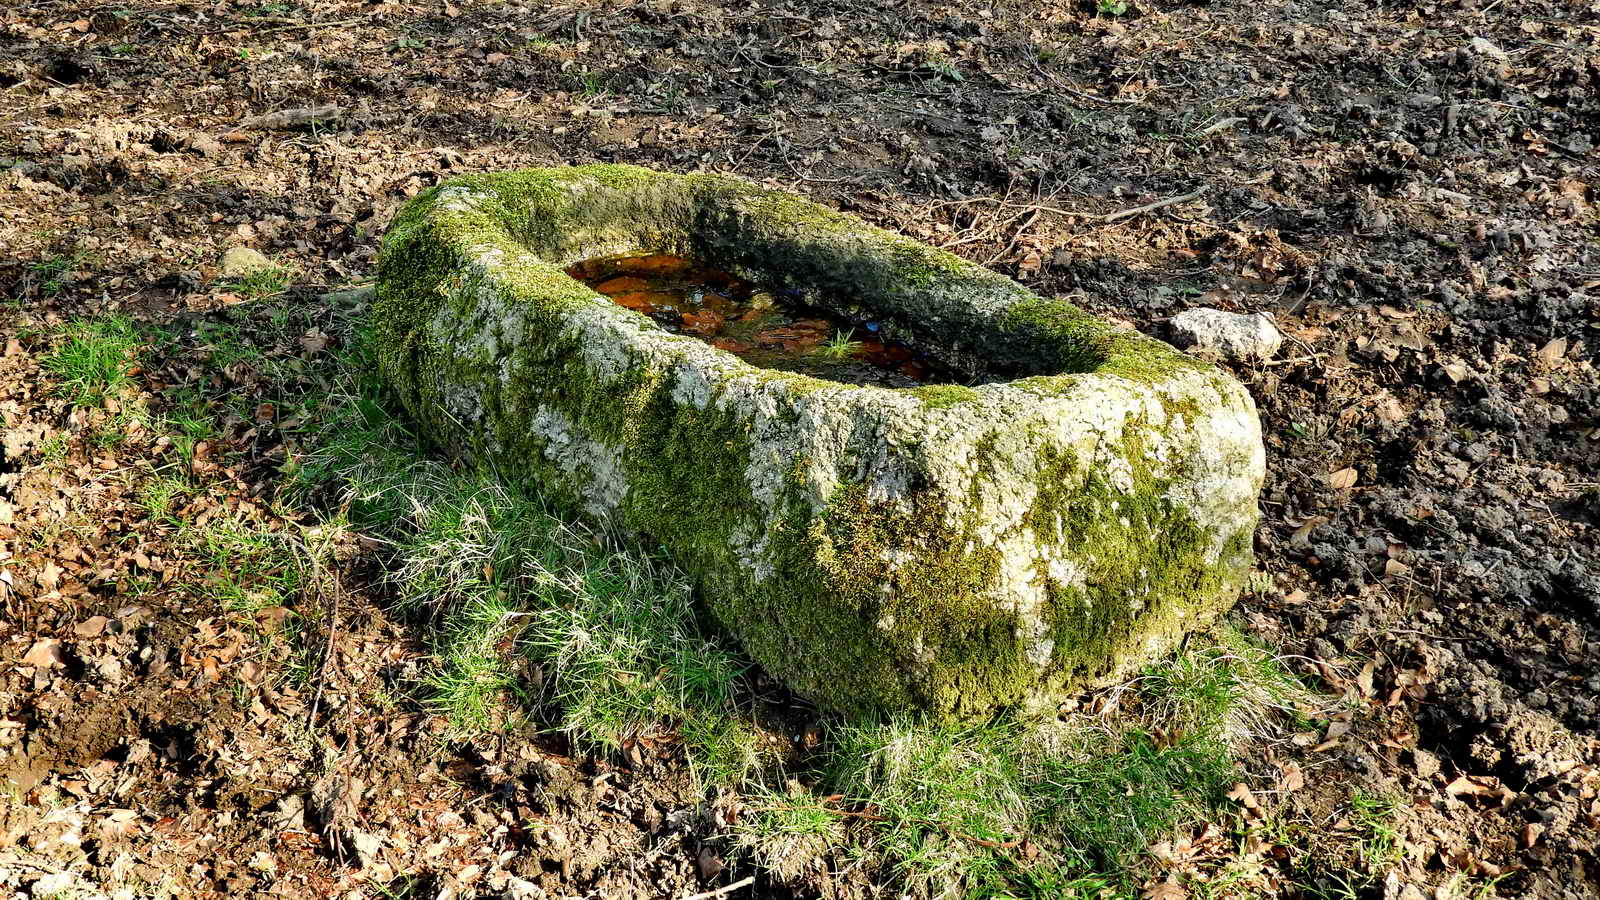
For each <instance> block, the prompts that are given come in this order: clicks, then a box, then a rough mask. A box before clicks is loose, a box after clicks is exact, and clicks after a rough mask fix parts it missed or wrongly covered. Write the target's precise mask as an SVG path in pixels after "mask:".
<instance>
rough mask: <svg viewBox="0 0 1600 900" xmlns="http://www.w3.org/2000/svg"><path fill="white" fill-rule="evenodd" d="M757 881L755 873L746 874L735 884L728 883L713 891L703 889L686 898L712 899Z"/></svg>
mask: <svg viewBox="0 0 1600 900" xmlns="http://www.w3.org/2000/svg"><path fill="white" fill-rule="evenodd" d="M755 881H756V877H755V876H754V875H746V876H745V877H743V878H741V879H739V880H738V881H735V882H734V883H733V884H726V885H723V886H722V887H719V888H717V889H716V890H712V891H703V892H701V893H699V894H695V895H694V896H692V897H685V898H684V900H711V898H712V897H721V896H722V895H723V894H731V893H733V892H734V891H737V890H738V889H739V888H742V887H748V886H749V885H752V884H755Z"/></svg>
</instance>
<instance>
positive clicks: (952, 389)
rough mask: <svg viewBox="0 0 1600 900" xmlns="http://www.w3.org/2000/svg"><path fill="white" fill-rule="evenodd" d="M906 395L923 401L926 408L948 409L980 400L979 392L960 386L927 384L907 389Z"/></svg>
mask: <svg viewBox="0 0 1600 900" xmlns="http://www.w3.org/2000/svg"><path fill="white" fill-rule="evenodd" d="M906 393H907V394H910V395H911V396H913V397H915V398H917V399H918V400H921V401H922V404H923V405H924V406H930V407H932V408H934V409H947V408H949V407H952V406H957V405H959V404H962V403H970V402H972V401H973V400H976V399H978V392H977V391H975V390H973V389H972V388H969V387H967V386H965V385H960V384H925V385H923V386H922V387H914V388H906Z"/></svg>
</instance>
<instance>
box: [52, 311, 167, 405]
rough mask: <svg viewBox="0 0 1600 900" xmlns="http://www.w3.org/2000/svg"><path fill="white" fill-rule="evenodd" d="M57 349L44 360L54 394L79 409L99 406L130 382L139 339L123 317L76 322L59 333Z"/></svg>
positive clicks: (132, 326)
mask: <svg viewBox="0 0 1600 900" xmlns="http://www.w3.org/2000/svg"><path fill="white" fill-rule="evenodd" d="M63 337H64V339H63V341H62V343H61V345H60V346H58V347H57V348H56V349H55V350H53V351H51V352H50V353H49V354H48V355H46V356H45V357H44V360H43V364H44V369H45V371H46V372H49V373H50V375H51V376H52V377H53V378H54V379H55V382H56V391H57V392H58V393H59V394H60V395H61V396H63V397H66V398H67V399H68V400H70V401H72V402H73V403H75V404H78V405H80V406H103V405H104V404H105V401H106V398H108V397H111V396H114V395H116V394H117V393H118V392H119V391H121V390H122V389H123V388H125V387H127V386H128V385H130V384H132V383H133V377H132V375H131V374H130V373H131V372H132V371H133V368H134V366H135V365H137V364H138V361H139V350H140V348H141V346H142V345H143V340H142V338H141V337H140V335H139V332H138V329H137V328H136V327H135V326H134V324H133V320H132V319H129V318H127V317H126V316H106V317H104V318H100V319H93V320H89V319H77V320H74V321H73V322H71V323H69V324H68V325H67V326H66V328H65V329H64V331H63Z"/></svg>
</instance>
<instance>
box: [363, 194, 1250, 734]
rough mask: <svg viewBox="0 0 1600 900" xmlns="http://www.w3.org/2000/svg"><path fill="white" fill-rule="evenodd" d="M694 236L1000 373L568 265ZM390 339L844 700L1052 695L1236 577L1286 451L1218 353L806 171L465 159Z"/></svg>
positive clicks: (780, 667)
mask: <svg viewBox="0 0 1600 900" xmlns="http://www.w3.org/2000/svg"><path fill="white" fill-rule="evenodd" d="M634 251H639V252H666V253H676V254H680V255H684V256H690V257H694V258H696V259H699V260H701V261H704V262H706V263H709V264H712V265H716V266H720V267H722V268H725V269H728V270H730V271H733V272H735V273H736V274H738V275H740V276H742V277H745V278H747V279H749V280H752V281H755V282H758V283H761V284H763V285H765V286H767V287H769V288H772V289H775V290H789V291H797V292H800V293H801V294H803V295H805V296H806V297H808V298H810V299H812V300H815V301H818V302H827V303H832V304H835V305H838V306H840V307H842V308H849V309H855V310H867V311H870V313H871V315H872V316H873V317H874V318H875V319H876V320H879V321H882V322H884V323H886V326H887V327H888V328H889V329H890V330H892V331H894V332H895V333H896V334H897V335H899V336H903V337H904V338H905V339H907V340H910V341H913V342H915V343H917V344H918V345H919V346H922V347H925V348H928V349H929V351H930V352H935V353H938V354H940V355H941V356H943V357H944V358H945V359H947V360H953V361H955V362H956V363H960V362H961V361H963V360H965V361H967V362H969V363H971V364H972V365H973V366H975V367H977V366H982V367H984V368H987V369H988V370H990V371H998V372H1003V373H1006V374H1007V375H1008V376H1011V379H1012V380H1010V381H1003V382H997V383H989V384H982V385H979V386H976V387H966V386H960V385H932V386H927V387H922V388H916V389H911V390H889V389H883V388H872V387H854V386H849V385H845V384H839V383H834V382H829V381H821V380H817V379H813V378H809V377H806V376H801V375H795V374H790V373H783V372H775V371H771V370H764V369H759V368H755V367H752V366H750V365H748V364H746V363H744V362H742V361H741V360H739V359H738V358H736V357H734V356H733V355H731V354H728V353H725V352H723V351H719V350H716V349H715V348H713V347H711V346H709V345H707V344H704V343H702V342H700V341H698V340H696V339H694V338H690V337H683V336H676V335H672V334H669V333H667V332H665V331H662V330H661V329H660V328H658V327H657V326H656V325H655V324H654V323H652V322H651V321H650V320H648V319H647V318H645V317H643V316H641V315H639V314H637V313H635V312H632V311H630V310H627V309H624V308H622V307H620V306H617V305H615V304H613V303H612V302H611V301H609V300H607V299H606V298H604V297H602V296H600V295H598V294H596V293H594V292H593V291H591V290H590V289H589V288H587V287H585V286H583V285H582V284H579V283H578V282H577V281H574V280H573V279H571V278H569V277H568V276H566V275H565V274H564V273H563V269H564V268H565V267H566V266H569V265H571V264H572V263H574V262H577V261H579V260H583V259H588V258H591V257H595V256H603V255H610V254H617V253H627V252H634ZM374 314H375V317H376V328H377V331H378V334H379V346H380V363H381V366H382V368H383V371H384V373H385V375H386V376H387V378H388V379H389V381H390V382H391V383H392V385H393V386H394V388H395V390H396V391H397V393H398V395H399V397H400V399H401V401H402V402H403V403H404V405H405V406H406V408H407V409H408V410H409V411H410V412H411V414H412V415H413V416H414V417H415V418H416V420H417V422H418V424H419V426H420V427H421V428H422V429H423V431H424V432H425V433H426V434H427V435H428V436H429V437H430V438H431V439H433V440H434V441H435V442H437V443H438V444H439V445H441V446H442V447H444V448H446V449H447V450H449V451H451V452H454V453H458V454H461V455H464V456H469V457H473V458H476V459H480V460H484V461H487V462H491V463H492V464H493V466H494V467H495V469H496V471H498V472H499V473H501V475H502V476H503V477H505V478H509V479H516V480H520V481H523V482H526V483H528V484H530V485H531V486H533V487H535V488H536V489H537V490H539V491H540V492H542V493H543V494H545V495H547V496H549V497H551V498H553V499H555V500H556V501H558V502H560V503H562V504H565V505H566V506H568V507H569V508H571V509H572V510H574V511H576V512H578V513H580V514H583V515H586V516H588V517H590V518H593V519H595V520H600V521H604V522H606V523H609V524H612V525H615V526H619V527H621V528H622V529H624V530H626V531H628V532H631V533H634V534H637V535H641V536H646V537H648V538H650V539H652V540H656V541H659V542H660V543H661V544H662V545H663V546H665V547H666V548H668V549H669V550H670V551H671V553H672V554H673V555H674V557H675V559H676V560H677V561H678V563H679V564H680V565H682V566H683V567H684V568H685V569H686V570H687V571H689V572H690V573H691V574H692V575H693V576H694V577H695V578H696V580H697V581H698V583H699V585H700V588H701V591H702V595H703V597H704V600H705V603H706V604H707V606H708V608H709V610H710V611H711V613H712V614H713V615H714V616H715V617H716V618H717V620H718V621H719V622H721V623H722V625H723V626H724V627H726V628H727V629H728V630H729V631H730V632H731V633H733V634H734V635H736V636H737V637H738V639H739V640H740V641H741V642H743V644H744V646H745V648H746V649H747V650H748V651H749V653H750V654H751V655H752V656H753V657H754V658H755V659H756V660H758V661H759V662H761V663H762V664H763V665H764V666H765V667H766V668H767V669H768V670H769V671H770V672H772V673H773V674H774V675H776V676H778V677H779V678H781V679H782V680H784V681H785V682H786V683H787V684H788V685H790V686H791V687H792V688H793V689H795V690H796V691H798V692H799V693H801V694H803V695H805V696H807V697H809V698H811V699H813V700H815V701H816V702H817V703H819V704H821V705H823V706H825V707H829V708H833V709H839V710H846V711H861V710H872V709H907V708H915V709H922V710H926V711H928V712H930V713H932V714H934V715H936V716H941V717H958V716H967V715H977V714H982V713H985V712H987V711H990V710H992V709H994V708H995V707H997V706H1002V705H1016V704H1023V705H1033V704H1042V703H1048V702H1050V701H1051V700H1052V699H1053V697H1055V696H1056V695H1058V694H1059V692H1060V691H1061V690H1062V689H1063V688H1065V687H1067V686H1069V685H1071V686H1082V685H1086V684H1091V683H1095V682H1103V681H1105V680H1107V679H1110V678H1114V677H1116V676H1118V675H1119V674H1121V673H1123V672H1125V671H1126V670H1127V669H1129V668H1130V667H1132V666H1134V665H1137V664H1138V663H1140V662H1142V661H1144V660H1146V659H1148V658H1150V656H1151V655H1153V654H1155V653H1158V652H1160V651H1161V650H1163V649H1164V648H1165V647H1167V646H1168V645H1169V644H1171V643H1172V642H1173V641H1174V640H1176V639H1177V638H1178V637H1180V636H1181V635H1182V634H1183V633H1185V632H1186V631H1188V630H1189V629H1192V628H1194V627H1196V626H1198V625H1201V624H1204V623H1205V622H1206V621H1208V620H1209V619H1211V618H1212V617H1214V616H1215V615H1216V614H1217V613H1219V612H1220V611H1221V610H1222V609H1224V608H1225V607H1227V606H1228V605H1229V604H1230V603H1231V602H1232V601H1233V599H1234V598H1235V597H1236V596H1237V593H1238V591H1239V588H1240V586H1241V583H1242V581H1243V578H1244V575H1245V572H1246V570H1247V568H1248V566H1249V564H1250V559H1251V535H1252V532H1253V530H1254V527H1255V523H1256V517H1257V512H1256V495H1257V493H1258V491H1259V489H1260V485H1261V478H1262V473H1263V467H1264V460H1263V451H1262V445H1261V437H1260V427H1259V424H1258V421H1257V418H1256V413H1255V407H1254V405H1253V403H1252V402H1251V400H1250V397H1249V395H1248V393H1247V392H1246V391H1245V390H1244V388H1243V387H1242V386H1241V385H1240V384H1238V383H1237V382H1236V381H1235V380H1234V379H1232V378H1231V377H1229V376H1227V375H1225V374H1224V373H1222V372H1221V371H1219V370H1217V369H1215V368H1214V367H1211V366H1208V365H1204V364H1201V363H1199V362H1196V361H1194V360H1192V359H1190V358H1189V357H1186V356H1184V355H1182V354H1180V353H1178V352H1177V351H1175V350H1173V349H1172V348H1170V347H1168V346H1166V345H1165V344H1162V343H1160V342H1157V341H1153V340H1150V339H1147V338H1144V337H1141V336H1139V335H1137V334H1133V333H1130V332H1123V331H1118V330H1116V329H1114V328H1113V327H1111V326H1110V325H1108V324H1106V323H1104V322H1102V321H1100V320H1098V319H1096V318H1094V317H1093V316H1090V315H1088V314H1086V313H1084V312H1082V311H1081V310H1079V309H1077V308H1076V307H1074V306H1072V305H1070V304H1068V303H1065V302H1062V301H1056V300H1046V299H1043V298H1040V297H1037V296H1035V295H1033V294H1031V293H1029V292H1028V291H1026V290H1025V289H1024V288H1022V287H1021V286H1020V285H1018V284H1016V283H1015V282H1013V281H1011V280H1009V279H1007V278H1004V277H1002V276H1000V275H997V274H995V273H993V272H990V271H988V270H986V269H984V268H982V267H979V266H976V265H973V264H971V263H968V262H966V261H964V260H961V259H959V258H958V257H955V256H953V255H950V254H948V253H944V252H941V251H938V250H935V249H933V248H930V247H927V246H925V245H923V244H920V243H918V242H916V241H912V240H909V239H907V238H904V237H902V236H899V235H895V234H891V233H889V232H885V231H882V230H880V229H876V228H873V227H871V226H868V225H866V224H864V223H862V222H860V221H858V220H856V219H853V218H850V217H848V216H844V215H842V214H839V213H837V212H833V211H831V210H828V209H825V208H823V207H820V206H817V205H815V204H812V203H809V202H806V201H804V200H801V199H798V198H795V197H793V196H790V195H786V194H782V193H779V192H774V191H768V190H763V189H760V188H756V187H753V186H751V185H749V184H746V183H745V182H742V181H739V180H736V179H732V178H726V177H719V176H704V175H690V176H676V175H666V174H661V173H656V172H652V171H649V170H645V169H639V168H634V167H629V166H610V165H598V166H583V167H576V168H564V169H539V170H526V171H519V172H511V173H505V174H496V175H481V176H471V177H466V178H461V179H456V180H453V181H450V182H447V183H446V184H443V185H440V186H439V187H436V188H433V189H431V190H429V191H427V192H425V193H423V194H421V195H419V196H418V197H417V198H416V199H415V200H413V201H412V202H411V203H410V204H409V205H408V206H407V207H406V208H405V210H404V211H402V213H401V214H400V216H399V217H397V219H396V221H395V222H394V224H393V226H392V228H391V229H390V232H389V234H388V235H387V237H386V238H385V241H384V248H383V254H382V258H381V264H380V274H379V285H378V302H377V304H376V307H375V313H374Z"/></svg>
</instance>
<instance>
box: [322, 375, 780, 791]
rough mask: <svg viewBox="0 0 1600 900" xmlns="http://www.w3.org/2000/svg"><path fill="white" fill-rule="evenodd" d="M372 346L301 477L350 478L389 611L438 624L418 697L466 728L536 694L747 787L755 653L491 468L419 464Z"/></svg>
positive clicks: (564, 726)
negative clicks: (386, 403)
mask: <svg viewBox="0 0 1600 900" xmlns="http://www.w3.org/2000/svg"><path fill="white" fill-rule="evenodd" d="M361 352H362V351H361V350H360V349H359V348H358V349H357V350H356V351H355V355H354V356H352V357H351V358H349V359H347V363H348V364H350V368H347V369H346V370H345V372H346V381H345V384H344V389H345V390H346V391H347V392H348V393H347V394H346V396H344V397H343V398H340V399H336V400H335V401H334V402H333V403H331V404H329V406H330V407H332V408H333V409H334V410H335V413H334V415H333V417H332V418H330V419H327V420H324V422H323V423H322V427H321V429H320V431H318V433H317V434H316V435H312V439H313V441H314V443H315V444H316V449H315V450H314V451H313V452H311V453H309V454H307V455H306V456H305V457H304V458H302V459H301V460H299V461H298V463H297V465H298V469H299V472H298V474H299V478H300V482H301V484H302V486H303V487H305V488H307V489H310V488H312V487H314V486H316V485H318V484H325V483H328V482H330V481H331V482H332V483H334V484H337V485H339V486H340V490H341V491H342V492H343V499H344V505H345V506H346V507H347V508H348V510H349V515H350V520H351V524H352V525H353V526H355V527H357V528H360V529H362V530H363V531H364V532H366V533H369V534H376V535H379V536H381V537H382V538H383V539H385V540H386V541H388V542H389V543H390V547H391V551H390V557H389V560H388V562H389V570H388V571H389V575H388V577H387V581H388V587H389V590H390V591H391V596H392V599H393V603H394V606H395V608H396V609H397V610H398V611H400V612H401V613H403V614H405V615H408V616H411V617H413V618H416V619H419V620H423V621H426V622H429V623H430V630H431V633H432V634H434V635H435V638H434V647H433V651H434V656H435V658H436V663H435V665H434V666H433V668H432V669H431V670H430V671H429V673H428V674H427V676H426V677H425V678H424V679H423V681H422V684H421V685H420V687H421V689H422V691H423V702H424V703H425V704H427V705H428V706H430V707H431V708H433V709H434V710H436V711H438V712H439V713H441V714H442V715H445V716H446V717H447V718H448V719H449V721H450V722H451V724H452V725H453V726H454V728H455V729H456V730H457V731H458V733H470V732H471V731H473V730H477V729H485V728H487V729H497V728H500V727H505V726H508V725H511V724H514V723H515V722H516V718H515V717H510V716H507V715H504V714H502V712H500V706H501V705H502V704H504V703H506V702H508V701H510V702H515V701H525V702H527V703H530V704H532V705H533V706H535V707H536V708H538V709H540V710H541V711H543V713H544V716H543V720H544V721H545V722H546V723H547V724H548V725H549V726H550V727H553V728H556V729H559V730H561V731H563V732H565V733H566V734H567V735H569V737H570V738H571V739H572V740H573V742H574V743H575V744H576V745H578V746H581V747H587V748H593V749H597V750H600V751H602V752H620V751H622V750H623V749H624V748H625V747H626V746H627V745H629V744H630V743H632V742H635V741H640V740H646V741H657V740H660V741H675V742H681V743H682V744H683V745H684V747H685V749H686V751H687V755H688V759H689V761H690V764H691V766H692V767H693V769H694V771H695V773H696V774H697V775H698V776H700V777H701V778H702V779H704V780H705V781H706V782H708V783H710V782H716V783H735V782H737V781H738V780H740V779H741V778H742V777H743V776H744V774H745V773H746V772H748V771H749V770H750V769H751V768H752V767H753V766H754V764H755V761H756V759H757V757H758V755H759V754H758V753H757V752H756V750H755V748H756V747H757V745H758V744H757V741H756V740H755V739H754V736H753V727H752V726H751V725H749V724H747V720H746V718H745V717H744V716H742V715H741V713H740V710H739V701H738V698H739V697H740V695H741V689H740V679H741V676H742V673H743V671H744V669H745V667H746V664H745V663H744V662H743V661H742V660H740V659H739V658H738V657H737V656H735V655H734V654H733V653H732V652H731V651H730V650H729V649H728V648H727V647H726V646H725V645H724V644H723V643H722V642H721V641H718V640H716V639H713V638H710V637H708V636H707V635H705V634H704V633H703V632H702V631H701V629H700V628H699V626H698V623H697V622H696V619H695V615H694V608H693V599H692V595H691V592H690V587H689V585H688V583H687V581H686V580H685V579H684V577H683V576H682V575H681V574H680V573H678V572H676V570H674V569H672V568H671V567H670V566H669V565H667V564H666V563H665V562H664V561H662V560H659V559H655V558H652V557H649V556H647V555H644V554H640V553H637V552H633V551H629V550H627V549H624V548H623V547H621V546H619V545H617V544H616V543H615V542H614V541H613V540H612V539H611V538H610V537H608V536H606V535H603V534H599V533H596V532H593V531H590V530H587V529H584V528H582V527H580V526H577V525H574V524H572V523H569V522H567V521H565V520H563V519H562V518H560V517H558V516H556V515H554V514H552V513H551V512H550V511H548V510H546V509H545V507H544V506H543V504H542V503H541V502H539V501H538V500H537V499H534V498H531V497H527V496H525V495H522V494H519V493H516V492H514V491H512V490H509V489H507V488H506V487H504V486H503V485H501V484H499V483H498V482H497V481H496V480H495V479H494V478H493V477H492V476H491V475H490V474H489V473H485V472H477V471H471V470H458V469H454V468H452V467H450V466H448V465H446V464H444V463H442V462H437V461H433V460H428V459H421V458H419V456H418V446H417V442H416V439H415V438H414V437H413V436H412V435H411V434H410V433H409V432H408V431H407V430H406V428H405V427H404V425H403V424H401V423H400V422H398V421H396V420H395V419H393V418H391V417H390V416H389V415H388V414H387V412H386V411H385V410H384V408H383V406H382V403H381V402H380V400H379V396H378V394H377V389H378V385H377V384H376V382H375V381H374V380H373V379H372V377H371V376H370V374H363V373H370V369H369V368H367V367H366V365H365V360H364V358H362V357H361V356H360V353H361ZM519 672H520V673H535V672H536V673H538V674H537V679H536V680H537V684H534V683H533V681H534V680H535V679H534V678H532V676H531V675H530V674H515V673H519Z"/></svg>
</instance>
